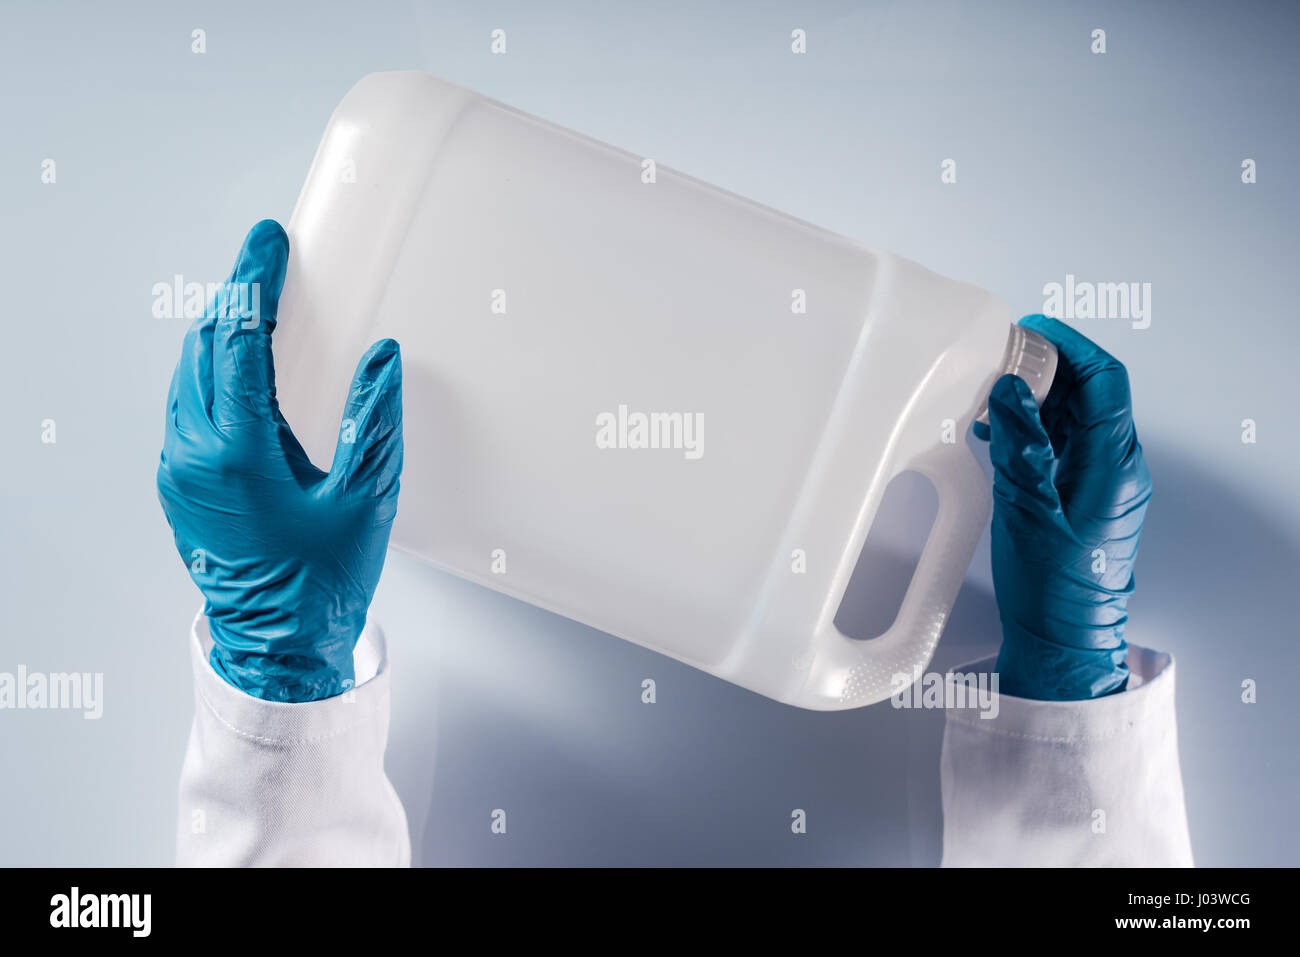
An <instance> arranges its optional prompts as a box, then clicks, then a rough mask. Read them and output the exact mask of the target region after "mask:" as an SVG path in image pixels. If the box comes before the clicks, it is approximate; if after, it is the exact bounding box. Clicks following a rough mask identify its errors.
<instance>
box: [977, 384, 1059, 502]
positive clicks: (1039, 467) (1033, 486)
mask: <svg viewBox="0 0 1300 957" xmlns="http://www.w3.org/2000/svg"><path fill="white" fill-rule="evenodd" d="M989 433H990V435H989V459H990V460H991V461H992V463H993V494H994V496H995V497H996V498H997V499H998V500H999V502H1001V503H1004V504H1006V505H1010V506H1012V507H1015V508H1033V509H1046V510H1048V511H1056V510H1058V509H1059V508H1060V507H1061V501H1060V497H1059V496H1058V495H1057V492H1056V485H1055V484H1054V482H1053V476H1052V470H1053V466H1054V464H1055V461H1056V456H1055V453H1054V452H1053V451H1052V440H1051V438H1049V437H1048V434H1047V430H1046V429H1045V428H1043V420H1042V419H1041V418H1040V417H1039V414H1038V403H1037V402H1036V401H1035V400H1034V393H1033V392H1032V391H1031V390H1030V388H1029V385H1028V383H1026V382H1025V380H1024V379H1021V378H1020V377H1019V376H1015V375H1009V374H1008V375H1004V376H1002V377H1001V378H999V379H998V381H997V382H995V383H994V384H993V392H992V393H991V394H990V395H989Z"/></svg>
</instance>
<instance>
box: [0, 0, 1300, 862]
mask: <svg viewBox="0 0 1300 957" xmlns="http://www.w3.org/2000/svg"><path fill="white" fill-rule="evenodd" d="M126 11H127V8H125V7H116V6H110V5H105V4H98V3H61V4H53V3H27V2H13V0H6V2H4V3H3V4H2V5H0V143H2V144H3V148H0V223H2V224H3V226H2V228H0V281H2V282H3V288H4V291H5V296H6V300H7V302H8V305H7V308H6V310H5V317H4V320H3V321H4V330H5V335H4V339H3V347H0V390H3V391H2V392H0V401H2V403H3V404H2V406H0V408H2V409H3V414H0V472H2V474H3V501H2V503H0V529H2V530H3V531H2V541H3V557H0V609H2V610H3V618H2V619H0V671H14V670H16V668H17V667H18V665H20V664H24V665H26V666H27V667H28V668H29V669H32V670H39V671H47V672H49V671H63V670H76V671H102V672H104V673H105V686H106V690H105V696H106V704H105V716H104V717H103V719H102V720H100V721H98V722H90V721H85V720H83V719H82V718H81V716H80V715H79V714H77V713H71V712H14V711H5V712H0V767H2V768H3V769H4V788H3V790H2V791H0V821H4V822H5V826H4V828H3V829H0V864H105V865H106V864H157V863H165V862H167V861H169V860H170V858H171V854H172V847H173V827H174V823H173V822H174V815H175V790H176V776H177V771H178V768H179V765H180V760H181V755H182V753H183V749H184V745H185V739H186V735H187V733H188V728H189V720H190V714H191V707H192V702H191V689H190V683H189V664H188V658H187V650H186V633H187V630H188V627H189V622H190V619H191V617H192V615H193V613H194V611H195V609H196V607H197V605H198V601H199V599H198V595H197V593H196V592H195V590H194V588H193V586H192V585H191V583H190V582H189V580H188V577H187V576H186V574H185V571H184V568H183V566H182V565H181V563H180V561H179V560H178V558H177V556H176V554H175V552H174V550H173V546H172V542H171V539H170V536H169V534H168V530H167V526H166V523H165V521H164V520H163V516H162V514H161V511H160V509H159V507H158V503H157V500H156V496H155V492H154V469H155V467H156V463H157V454H158V449H159V446H160V443H161V434H162V409H163V397H164V395H165V393H166V387H167V382H168V379H169V377H170V374H171V370H172V366H173V365H174V363H175V359H176V355H177V350H178V346H179V343H180V339H181V337H182V335H183V332H184V325H185V324H184V322H182V321H179V320H160V319H155V318H153V317H152V315H151V312H150V306H151V302H152V296H151V292H150V290H151V287H152V286H153V284H154V283H155V282H159V281H169V280H170V278H171V277H172V276H173V275H174V274H176V273H181V274H183V275H185V276H186V277H187V278H188V279H199V280H202V281H217V280H220V279H223V278H224V277H225V275H226V273H227V270H228V269H229V266H230V264H231V261H232V259H233V257H234V254H235V252H236V250H237V248H238V244H239V242H240V239H241V238H242V236H243V233H244V231H245V230H246V229H247V227H248V226H249V225H250V224H252V223H253V222H254V221H256V220H257V219H259V218H262V217H266V216H270V217H275V218H278V219H280V220H282V221H287V219H288V217H289V214H290V212H291V210H292V208H293V203H294V200H295V198H296V196H297V193H298V189H299V187H300V185H301V183H302V180H303V178H304V176H305V174H306V171H307V167H308V164H309V163H310V161H311V158H312V155H313V152H314V150H315V147H316V143H317V141H318V139H319V136H320V133H321V131H322V129H323V128H324V125H325V121H326V119H327V117H328V116H329V113H330V111H331V110H332V109H333V107H334V105H335V104H336V103H337V102H338V100H339V99H340V98H341V97H342V96H343V94H344V93H345V92H346V90H347V89H348V87H349V86H351V84H352V83H353V82H355V81H356V80H357V79H358V78H359V77H361V76H362V75H363V74H365V73H368V72H371V71H374V70H383V69H405V68H422V69H426V70H429V71H431V72H434V73H437V74H439V75H441V76H443V77H445V78H447V79H449V80H452V81H454V82H457V83H460V84H463V85H466V86H470V87H473V88H475V89H477V90H479V91H481V92H483V93H485V94H487V95H489V96H492V97H495V98H497V99H500V100H503V101H505V102H507V103H509V104H511V105H513V106H516V107H519V108H522V109H524V110H527V111H530V112H533V113H536V114H538V115H541V116H543V117H546V118H547V119H550V120H553V121H556V122H559V123H561V124H563V125H566V126H570V127H573V128H575V129H577V130H579V131H581V132H583V133H587V134H589V135H592V136H595V137H597V138H599V139H602V140H606V141H609V142H611V143H614V144H616V145H619V146H622V147H625V148H627V149H629V150H632V151H635V152H638V153H641V154H643V155H647V156H654V157H655V158H656V159H657V160H658V161H659V162H661V163H663V164H666V165H668V166H672V167H675V168H678V169H681V170H684V171H686V172H689V173H691V174H693V175H695V176H698V177H700V178H702V179H705V180H708V181H711V182H714V183H717V184H719V185H721V186H723V187H725V188H727V189H730V190H733V191H735V192H737V193H740V194H743V195H746V196H749V197H752V198H754V199H756V200H758V201H761V202H764V203H767V204H769V205H771V206H775V207H777V208H779V209H782V210H785V211H787V212H790V213H792V214H795V215H797V216H800V217H802V218H804V219H807V220H811V221H813V222H816V223H818V224H820V225H823V226H826V227H828V228H830V229H833V230H836V231H838V232H841V233H844V234H847V235H849V236H852V237H854V238H857V239H860V240H863V241H865V242H868V243H870V244H872V245H875V246H879V247H882V248H886V249H890V250H893V251H895V252H899V253H902V254H904V255H907V256H909V257H911V258H914V259H917V260H919V261H921V262H922V263H924V264H926V265H927V266H929V267H931V268H933V269H936V270H938V271H940V272H943V273H946V274H948V275H952V276H955V277H959V278H962V279H967V280H970V281H973V282H976V283H978V284H980V285H982V286H985V287H987V288H989V289H991V290H993V291H995V292H997V293H998V294H999V295H1001V296H1002V297H1003V298H1005V299H1006V300H1007V301H1008V302H1010V303H1012V304H1013V306H1014V307H1015V308H1017V309H1020V310H1022V311H1024V312H1032V311H1037V310H1038V309H1039V308H1040V307H1041V303H1042V292H1041V290H1042V286H1043V284H1044V283H1046V282H1052V281H1057V282H1060V281H1063V279H1064V277H1065V274H1066V273H1073V274H1075V275H1076V276H1078V277H1079V278H1080V279H1083V280H1090V281H1139V282H1150V283H1152V286H1153V321H1152V324H1151V327H1150V328H1149V329H1147V330H1143V331H1134V330H1132V329H1130V328H1129V326H1128V324H1127V323H1124V322H1119V321H1114V320H1092V321H1080V322H1079V323H1078V325H1079V327H1080V328H1081V329H1082V330H1083V331H1084V332H1085V333H1086V334H1087V335H1089V336H1091V337H1093V338H1094V339H1096V340H1097V341H1099V342H1100V343H1102V344H1103V345H1104V346H1105V347H1106V348H1108V349H1110V350H1111V351H1112V352H1114V353H1115V354H1116V355H1118V356H1119V357H1121V358H1122V359H1123V360H1124V362H1125V363H1126V364H1127V365H1128V366H1129V369H1130V372H1131V375H1132V379H1133V390H1134V396H1135V407H1136V414H1137V420H1138V424H1139V430H1140V434H1141V437H1142V439H1143V442H1144V445H1145V447H1146V449H1147V454H1148V457H1149V460H1150V463H1151V468H1152V471H1153V473H1154V476H1155V482H1156V495H1155V499H1154V503H1153V505H1152V507H1151V510H1150V513H1149V518H1148V522H1147V528H1146V534H1145V538H1144V542H1143V548H1142V555H1141V559H1140V561H1139V564H1138V584H1139V587H1138V591H1137V594H1136V597H1135V598H1134V599H1133V601H1132V604H1131V606H1130V612H1131V615H1132V622H1131V625H1130V632H1129V636H1130V638H1131V639H1132V640H1134V641H1137V642H1139V643H1144V644H1148V645H1151V646H1154V647H1157V648H1160V649H1164V650H1169V651H1172V652H1174V653H1175V655H1176V656H1177V658H1178V671H1179V675H1178V681H1179V685H1178V709H1179V724H1180V745H1181V753H1182V760H1183V772H1184V778H1185V783H1186V790H1187V806H1188V816H1189V820H1190V824H1191V829H1192V839H1193V845H1194V849H1195V852H1196V856H1197V860H1198V862H1199V863H1202V864H1295V863H1297V858H1298V856H1300V855H1298V854H1297V850H1298V849H1300V837H1298V836H1297V830H1296V828H1295V827H1294V826H1293V821H1292V813H1293V811H1292V809H1293V805H1294V798H1295V794H1296V788H1297V783H1298V780H1300V775H1298V774H1297V758H1296V747H1295V740H1296V723H1297V722H1296V718H1297V708H1296V705H1295V699H1294V696H1293V693H1292V692H1291V691H1289V690H1288V689H1289V687H1290V684H1291V683H1292V682H1293V681H1294V680H1295V674H1296V670H1297V669H1296V665H1297V651H1296V615H1295V607H1296V606H1295V589H1296V573H1297V569H1298V568H1300V562H1298V561H1297V557H1298V556H1300V505H1298V504H1297V499H1296V493H1295V489H1296V475H1297V469H1298V468H1300V455H1298V453H1297V438H1296V426H1295V415H1296V408H1297V386H1296V381H1297V375H1296V372H1295V361H1296V355H1297V345H1300V342H1298V338H1300V337H1298V334H1297V331H1296V316H1295V303H1296V293H1295V282H1296V275H1297V268H1296V266H1297V261H1298V254H1300V243H1298V242H1297V238H1296V236H1297V233H1296V226H1295V224H1296V223H1297V222H1298V221H1300V198H1298V197H1297V189H1298V186H1297V184H1298V183H1300V176H1297V174H1296V170H1295V163H1296V157H1297V155H1300V139H1298V137H1297V129H1296V125H1297V121H1296V115H1297V114H1296V108H1295V104H1296V101H1297V93H1298V92H1300V91H1298V89H1297V87H1298V84H1297V73H1298V72H1300V67H1298V66H1297V64H1298V63H1300V58H1297V57H1296V55H1295V48H1296V41H1297V30H1296V26H1297V14H1296V11H1295V7H1293V6H1291V5H1286V4H1273V3H1256V4H1246V3H1235V4H1203V3H1187V2H1179V3H1173V2H1170V3H1154V2H1148V3H1142V4H1131V3H1119V2H1117V3H1071V4H1065V3H1059V4H1043V3H1027V2H1026V3H1011V2H1003V3H997V4H992V3H958V2H937V3H917V4H913V3H907V4H903V3H897V4H894V3H881V4H866V3H815V4H794V3H789V4H781V3H744V4H741V3H734V4H711V5H710V4H700V3H685V2H682V3H677V2H672V3H670V2H656V3H652V4H619V3H598V2H590V3H579V2H550V3H537V2H533V3H468V2H466V3H385V2H367V3H356V2H347V3H337V2H334V3H313V4H306V3H302V4H268V3H235V2H221V3H215V2H213V3H175V2H169V3H162V2H157V3H138V4H134V5H132V6H131V7H130V11H131V12H126ZM196 27H202V28H204V29H206V30H207V43H208V49H207V53H206V54H204V55H195V54H192V53H191V52H190V31H191V30H192V29H194V28H196ZM498 27H499V28H502V29H505V30H506V31H507V34H508V38H509V41H508V42H509V52H508V54H507V55H506V56H492V55H491V54H490V53H489V33H490V31H491V30H492V29H494V28H498ZM795 27H802V28H804V29H806V30H807V31H808V37H809V52H808V54H807V55H806V56H794V55H792V54H791V53H790V51H789V42H790V40H789V37H790V31H791V30H792V29H793V28H795ZM1096 27H1101V28H1104V29H1105V30H1106V32H1107V39H1108V52H1107V53H1106V54H1105V55H1104V56H1095V55H1093V54H1091V53H1090V52H1089V43H1090V39H1089V35H1090V33H1091V31H1092V30H1093V29H1094V28H1096ZM948 157H952V158H954V159H956V160H957V163H958V182H957V184H956V185H951V186H944V185H941V184H940V182H939V164H940V162H941V160H943V159H945V158H948ZM1246 157H1250V158H1253V159H1255V160H1256V161H1257V162H1258V166H1259V182H1258V183H1257V184H1256V185H1252V186H1246V185H1243V184H1242V183H1241V181H1240V164H1241V161H1242V159H1243V158H1246ZM45 158H53V159H55V160H56V162H57V171H58V181H57V183H56V184H55V185H44V184H42V183H41V181H40V164H41V161H42V160H43V159H45ZM1247 417H1249V418H1253V419H1255V420H1256V421H1257V422H1258V436H1259V441H1258V443H1257V444H1254V445H1244V444H1242V442H1241V439H1240V431H1241V430H1240V424H1241V421H1242V419H1244V418H1247ZM45 418H53V419H55V420H56V421H57V427H58V442H57V444H56V445H52V446H51V445H43V444H41V442H40V439H39V437H40V423H41V420H42V419H45ZM850 601H852V602H855V603H857V604H858V605H861V604H862V601H863V599H862V595H861V594H860V593H858V592H856V591H855V593H854V594H853V595H851V596H850ZM375 613H376V614H377V616H378V617H379V619H380V620H381V621H382V622H383V623H384V625H385V627H386V630H387V631H388V633H389V638H390V643H391V657H392V660H393V662H394V696H395V697H394V714H393V723H394V727H393V733H392V741H391V744H390V749H389V757H388V766H389V769H390V773H391V776H392V778H393V780H394V782H395V784H396V786H397V788H398V790H399V792H400V793H401V795H402V797H403V799H404V801H405V803H406V807H407V810H408V814H409V817H410V821H411V828H412V835H413V840H414V843H415V854H416V860H417V863H441V864H468V863H482V864H498V863H529V862H545V863H617V864H632V863H763V862H772V863H782V862H788V863H833V864H851V863H856V864H909V863H916V864H933V863H936V862H937V860H938V857H939V847H940V843H939V842H940V830H939V828H940V817H939V810H938V794H937V786H938V767H937V749H938V743H939V738H940V734H941V730H942V716H941V715H939V714H936V713H922V712H900V711H895V710H893V709H891V708H890V707H889V705H888V704H884V705H878V706H875V707H872V708H869V709H865V710H860V711H855V712H849V713H840V714H813V713H807V712H800V711H797V710H794V709H791V708H787V707H784V706H782V705H778V704H775V703H773V702H771V701H768V700H766V699H763V698H761V697H758V696H756V695H753V694H751V693H749V692H746V691H743V690H741V689H739V688H736V687H733V686H731V685H728V684H726V683H724V682H722V681H719V680H717V679H714V678H711V677H709V676H707V675H704V674H701V673H698V672H694V671H692V670H690V669H688V668H686V667H684V666H681V665H678V664H676V663H674V662H672V661H669V660H667V659H664V658H661V657H659V656H657V655H655V654H653V653H650V652H647V651H644V650H642V649H639V648H636V647H633V646H631V645H627V644H624V643H622V642H619V641H616V640H613V639H610V638H608V637H606V636H604V635H601V634H599V633H596V632H593V631H591V630H590V629H587V628H584V627H581V626H579V625H576V624H573V623H571V622H568V621H565V620H563V619H560V618H556V617H554V616H551V615H548V614H546V613H544V612H541V611H538V610H535V609H533V608H531V607H529V606H526V605H523V604H520V603H518V602H515V601H512V600H509V599H506V598H503V597H500V596H498V595H495V594H493V593H491V592H488V591H486V590H483V589H481V588H479V587H477V586H473V585H469V584H466V583H464V582H461V581H458V580H456V579H453V578H450V577H448V576H445V575H442V574H439V573H435V572H433V571H430V570H427V569H425V568H423V567H422V566H419V565H417V564H415V563H413V562H412V561H410V560H409V559H404V558H401V557H399V556H393V557H392V558H391V559H390V562H389V566H388V569H387V571H386V573H385V578H384V580H383V582H382V584H381V586H380V590H379V594H378V597H377V599H376V603H375ZM864 614H865V612H864ZM996 641H997V623H996V609H995V607H994V605H993V600H992V596H991V592H990V584H989V572H988V557H987V542H985V544H984V545H983V546H982V547H981V550H980V552H979V554H978V556H977V558H976V560H975V562H974V564H973V566H972V569H971V572H970V576H969V580H968V582H967V585H966V587H965V589H964V590H963V592H962V596H961V598H960V600H959V602H958V605H957V608H956V610H955V613H954V617H953V620H952V623H951V625H950V627H949V630H948V633H947V634H946V636H945V638H944V640H943V643H942V645H941V647H940V652H939V655H938V658H937V660H936V665H937V666H939V667H942V666H946V665H952V664H956V663H958V662H961V661H964V660H968V659H970V658H972V657H975V656H977V655H979V654H982V653H984V652H987V651H991V650H993V649H994V648H995V647H996ZM645 677H653V678H655V679H656V681H657V683H658V695H659V702H658V704H656V705H655V706H653V707H650V706H646V705H643V704H641V702H640V697H639V693H640V682H641V680H642V679H643V678H645ZM1247 678H1251V679H1254V680H1256V681H1257V682H1258V684H1259V703H1258V704H1255V705H1249V706H1248V705H1244V704H1242V703H1241V701H1240V695H1241V682H1242V681H1243V680H1244V679H1247ZM497 807H501V808H506V809H507V810H508V812H509V815H510V816H509V822H510V830H509V834H508V836H507V837H504V838H501V837H493V836H492V835H491V834H490V833H489V830H488V824H489V817H488V815H489V813H490V811H491V810H492V809H493V808H497ZM794 807H800V808H804V809H805V810H806V811H807V812H808V817H809V832H808V834H807V835H805V836H803V837H798V838H796V837H794V836H793V835H791V833H790V829H789V820H790V816H789V815H790V810H791V808H794Z"/></svg>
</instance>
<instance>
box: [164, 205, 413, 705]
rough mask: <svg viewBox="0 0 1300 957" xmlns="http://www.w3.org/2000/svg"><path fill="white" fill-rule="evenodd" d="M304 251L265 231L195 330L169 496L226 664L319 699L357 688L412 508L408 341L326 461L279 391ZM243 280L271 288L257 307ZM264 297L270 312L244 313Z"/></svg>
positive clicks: (256, 690) (371, 364) (384, 367)
mask: <svg viewBox="0 0 1300 957" xmlns="http://www.w3.org/2000/svg"><path fill="white" fill-rule="evenodd" d="M288 258H289V239H288V237H287V236H286V235H285V233H284V230H283V229H282V228H281V227H280V224H279V223H276V222H273V221H272V220H263V221H262V222H260V223H258V224H257V225H256V226H254V227H253V228H252V230H250V231H249V233H248V236H247V238H246V239H245V240H244V246H243V249H241V250H240V253H239V259H238V260H237V261H236V263H235V268H234V272H233V273H232V274H231V277H230V280H229V281H228V284H227V285H226V286H225V287H224V288H223V289H222V290H221V292H219V293H218V295H217V297H216V301H215V302H214V303H213V304H212V306H211V307H210V308H209V310H208V314H207V315H205V316H203V317H202V318H200V319H197V320H195V322H194V324H193V325H192V326H191V327H190V330H189V332H188V334H187V335H186V336H185V343H184V345H183V346H182V349H181V359H180V363H179V364H178V365H177V366H176V373H175V375H174V376H173V377H172V384H171V392H170V395H169V396H168V399H167V424H166V435H165V438H164V440H163V451H162V460H161V463H160V464H159V466H158V494H159V498H160V499H161V500H162V507H163V511H164V513H166V515H167V521H168V523H169V524H170V525H171V528H172V533H173V536H174V537H175V540H176V547H177V549H178V550H179V551H180V554H181V558H182V560H183V561H184V562H185V563H186V564H187V565H188V566H189V569H190V577H191V578H193V579H194V583H195V584H196V585H198V587H199V590H200V591H201V592H203V595H204V597H205V598H206V603H205V606H204V613H205V614H206V615H207V617H208V623H209V627H210V631H211V634H212V639H213V647H212V654H211V662H212V666H213V668H215V669H216V671H217V673H218V674H220V675H221V676H222V677H223V678H224V679H225V680H226V681H227V682H229V683H230V684H232V685H234V686H235V687H236V688H240V689H242V690H243V691H246V692H247V693H248V694H251V695H254V696H256V697H259V698H265V699H268V700H271V701H311V700H315V699H318V698H327V697H330V696H332V695H336V694H339V693H340V692H343V691H346V690H347V689H348V688H349V687H351V685H352V681H353V679H354V674H353V667H352V652H353V649H354V647H355V646H356V642H357V638H358V637H359V636H360V634H361V630H362V628H363V627H364V626H365V621H366V609H367V608H368V607H369V606H370V599H371V597H372V596H373V595H374V591H375V586H376V585H377V584H378V583H379V573H380V570H381V569H382V568H383V565H384V555H385V551H386V549H387V546H388V535H389V531H390V529H391V528H392V524H393V518H394V516H395V515H396V513H397V489H398V476H399V475H400V473H401V470H402V362H401V355H400V353H399V352H398V347H397V343H396V342H394V341H393V340H392V339H384V340H381V341H379V342H376V343H375V344H374V345H372V346H371V347H370V348H369V349H368V350H367V351H366V354H365V355H364V356H363V357H362V358H361V362H360V364H359V365H358V366H357V372H356V377H355V378H354V379H353V380H352V387H351V389H350V391H349V392H348V398H347V405H346V408H345V410H344V413H343V416H344V418H343V427H342V428H341V430H340V435H339V442H338V446H337V449H336V451H335V453H334V463H333V466H332V468H331V469H330V471H329V472H328V473H326V472H322V471H321V470H320V469H318V468H316V467H315V466H314V465H312V463H311V462H310V461H309V460H308V458H307V454H306V453H305V452H304V451H303V449H302V446H301V445H299V444H298V441H297V439H295V438H294V436H293V432H292V430H290V428H289V424H288V423H287V422H285V420H284V417H283V416H282V415H281V414H280V409H279V405H278V403H277V402H276V398H275V370H274V366H273V364H272V358H271V333H272V332H274V331H275V315H276V309H277V306H278V303H279V297H280V290H281V287H282V286H283V285H284V274H285V266H286V264H287V262H288ZM239 283H250V284H251V283H256V284H258V289H259V295H258V296H257V298H256V300H254V298H253V297H252V295H251V294H250V293H248V292H247V290H250V289H251V288H253V287H251V286H244V287H240V286H238V285H232V284H239ZM240 289H243V290H244V293H243V294H242V295H239V294H235V291H236V290H240ZM254 301H256V302H257V303H258V304H259V305H260V315H258V316H253V317H246V316H244V315H241V314H239V312H238V310H237V309H236V308H232V304H233V303H243V304H250V303H252V302H254Z"/></svg>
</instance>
